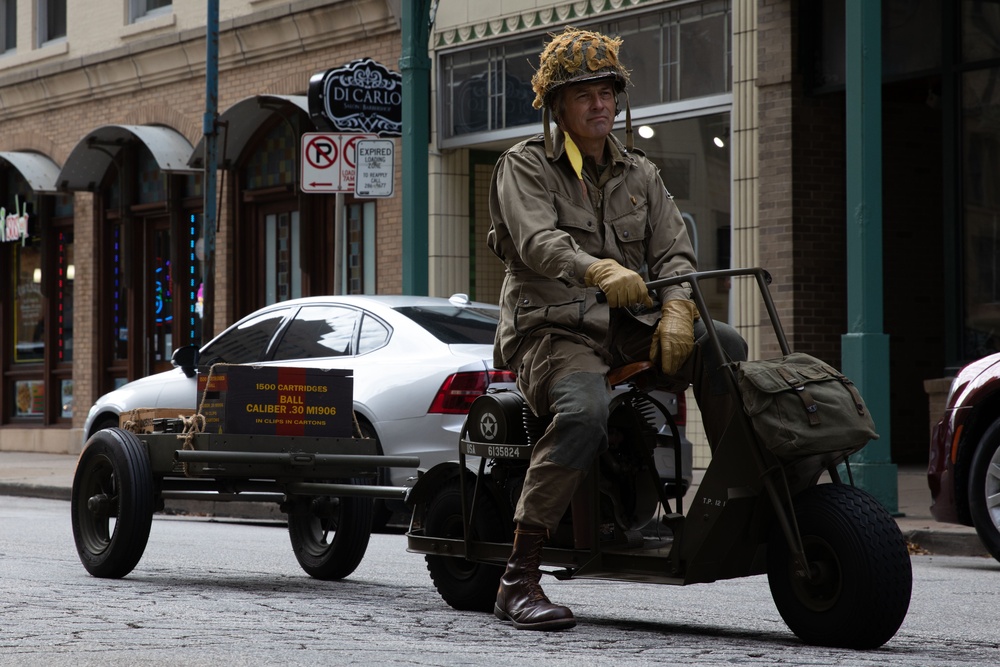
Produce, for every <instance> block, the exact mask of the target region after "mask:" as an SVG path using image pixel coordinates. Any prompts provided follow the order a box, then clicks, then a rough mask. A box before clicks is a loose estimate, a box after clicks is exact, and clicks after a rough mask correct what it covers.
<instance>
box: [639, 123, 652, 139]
mask: <svg viewBox="0 0 1000 667" xmlns="http://www.w3.org/2000/svg"><path fill="white" fill-rule="evenodd" d="M654 134H656V131H655V130H653V128H651V127H650V126H649V125H640V126H639V136H640V137H642V138H643V139H650V138H652V136H653V135H654Z"/></svg>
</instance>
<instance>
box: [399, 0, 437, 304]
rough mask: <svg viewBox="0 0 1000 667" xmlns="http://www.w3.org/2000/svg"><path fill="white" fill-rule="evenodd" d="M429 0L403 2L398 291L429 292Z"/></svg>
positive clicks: (400, 62)
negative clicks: (400, 265)
mask: <svg viewBox="0 0 1000 667" xmlns="http://www.w3.org/2000/svg"><path fill="white" fill-rule="evenodd" d="M430 5H431V2H430V0H412V2H404V3H402V10H403V16H402V33H403V34H402V37H403V48H402V55H401V57H400V58H399V71H400V74H402V79H403V132H402V134H403V159H402V167H403V230H402V232H403V258H402V259H403V294H418V295H426V294H427V293H428V281H427V274H428V266H429V262H428V248H429V243H428V231H427V225H428V220H427V218H428V216H427V207H428V195H427V184H428V178H427V159H428V153H427V144H428V143H429V142H430V129H429V127H428V126H429V124H430V100H429V99H428V97H429V91H430V70H431V60H430V58H429V57H428V55H427V46H428V43H429V39H430V18H429V17H430Z"/></svg>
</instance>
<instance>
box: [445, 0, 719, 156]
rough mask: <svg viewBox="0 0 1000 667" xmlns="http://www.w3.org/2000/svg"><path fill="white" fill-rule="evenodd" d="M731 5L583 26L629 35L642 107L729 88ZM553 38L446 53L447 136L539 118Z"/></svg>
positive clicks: (635, 97) (626, 51)
mask: <svg viewBox="0 0 1000 667" xmlns="http://www.w3.org/2000/svg"><path fill="white" fill-rule="evenodd" d="M731 12H732V9H731V3H730V1H729V0H710V1H705V2H697V3H690V4H686V5H684V6H682V7H679V8H677V9H666V10H662V11H659V12H648V13H642V14H638V15H635V14H630V16H629V18H627V19H623V20H620V21H611V22H606V23H601V24H597V25H593V26H581V27H588V28H593V29H596V30H599V31H601V32H604V33H606V34H609V35H618V36H620V37H622V39H623V40H624V43H623V45H622V52H621V59H622V62H624V63H625V64H626V65H627V66H628V67H630V68H631V72H632V74H631V78H632V81H633V83H634V84H635V85H634V86H633V87H632V88H631V89H630V90H629V96H630V102H631V104H632V106H633V108H634V107H636V106H639V105H653V104H663V103H668V102H676V101H679V100H686V99H693V98H697V97H704V96H708V95H718V94H724V93H728V92H729V91H730V90H731V89H732V66H731V61H732V58H731V49H732V47H731V40H730V33H731V28H730V16H731ZM545 39H546V37H545V36H544V35H532V36H530V37H525V38H521V39H518V40H515V41H511V42H506V43H501V44H495V45H491V46H483V47H478V48H472V49H465V50H461V51H455V52H453V53H446V54H443V55H442V56H441V67H440V68H439V71H440V77H441V78H440V86H439V89H440V91H441V93H440V94H441V97H442V103H441V104H439V105H438V108H439V109H443V110H444V118H443V125H444V127H443V128H442V134H443V136H444V138H445V139H449V138H451V137H459V136H461V135H465V134H471V133H476V132H485V131H491V130H500V129H504V128H509V127H517V126H523V125H531V124H536V123H538V122H539V121H540V120H541V113H540V112H539V111H536V110H534V109H533V108H532V107H531V102H532V100H534V98H535V93H534V91H532V89H531V77H532V75H533V74H534V67H535V65H537V63H538V52H539V51H540V50H541V45H542V43H543V42H544V41H545Z"/></svg>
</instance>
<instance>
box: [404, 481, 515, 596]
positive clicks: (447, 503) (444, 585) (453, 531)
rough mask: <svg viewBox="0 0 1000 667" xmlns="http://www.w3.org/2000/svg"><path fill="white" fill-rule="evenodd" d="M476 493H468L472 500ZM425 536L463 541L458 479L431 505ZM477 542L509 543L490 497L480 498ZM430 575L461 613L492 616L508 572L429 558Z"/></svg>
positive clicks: (453, 559)
mask: <svg viewBox="0 0 1000 667" xmlns="http://www.w3.org/2000/svg"><path fill="white" fill-rule="evenodd" d="M471 497H472V493H471V492H469V493H468V498H469V499H470V500H471ZM424 523H425V533H426V535H427V536H429V537H450V538H456V539H461V538H462V537H464V533H465V529H464V526H463V520H462V490H461V486H460V483H459V480H458V479H455V480H453V481H451V482H449V483H448V484H446V485H445V486H443V487H442V488H441V490H440V491H439V492H438V493H437V494H435V496H434V497H433V498H432V499H431V500H430V501H429V502H428V504H427V513H426V515H425V520H424ZM471 532H472V535H471V536H470V538H471V539H473V540H480V541H485V542H504V541H509V540H510V536H509V535H507V534H506V533H507V532H509V531H505V530H504V529H503V521H502V519H501V518H500V512H498V511H497V509H496V506H495V504H494V502H493V500H492V499H491V498H490V497H488V496H487V495H483V496H481V497H480V501H479V503H478V504H477V506H476V508H475V511H474V513H473V525H472V526H471ZM424 559H425V560H426V562H427V571H428V572H430V575H431V581H433V582H434V587H435V588H436V589H437V591H438V593H439V594H440V595H441V597H442V599H444V601H445V602H447V603H448V604H449V605H450V606H451V607H453V608H454V609H458V610H460V611H481V612H492V611H493V607H494V605H495V604H496V599H497V589H498V588H499V587H500V577H502V576H503V572H504V568H503V567H502V566H499V565H491V564H489V563H481V562H475V561H471V560H467V559H465V558H463V557H460V556H437V555H430V554H428V555H426V556H424Z"/></svg>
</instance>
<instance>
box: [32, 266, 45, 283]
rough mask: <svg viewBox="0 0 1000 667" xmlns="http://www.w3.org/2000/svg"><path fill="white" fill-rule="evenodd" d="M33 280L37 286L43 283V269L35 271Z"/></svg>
mask: <svg viewBox="0 0 1000 667" xmlns="http://www.w3.org/2000/svg"><path fill="white" fill-rule="evenodd" d="M31 280H32V282H34V283H35V284H38V283H40V282H42V270H41V269H35V271H34V272H33V273H32V274H31Z"/></svg>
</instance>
